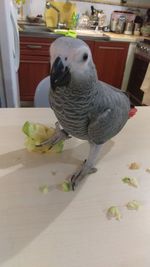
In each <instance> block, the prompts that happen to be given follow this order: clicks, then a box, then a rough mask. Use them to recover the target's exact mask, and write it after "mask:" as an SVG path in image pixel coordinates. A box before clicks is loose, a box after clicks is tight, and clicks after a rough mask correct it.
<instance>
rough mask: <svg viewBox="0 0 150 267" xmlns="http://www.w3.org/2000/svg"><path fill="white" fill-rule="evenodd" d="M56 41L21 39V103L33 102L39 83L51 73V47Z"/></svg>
mask: <svg viewBox="0 0 150 267" xmlns="http://www.w3.org/2000/svg"><path fill="white" fill-rule="evenodd" d="M53 40H54V39H48V38H34V37H20V68H19V87H20V99H21V101H33V97H34V94H35V90H36V87H37V85H38V83H39V82H40V81H41V80H42V79H44V78H45V77H46V76H48V75H49V73H50V56H49V47H50V44H51V43H52V41H53Z"/></svg>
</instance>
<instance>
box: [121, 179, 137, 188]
mask: <svg viewBox="0 0 150 267" xmlns="http://www.w3.org/2000/svg"><path fill="white" fill-rule="evenodd" d="M122 181H123V182H124V183H125V184H128V185H130V186H133V187H138V181H137V179H136V178H130V177H124V178H123V179H122Z"/></svg>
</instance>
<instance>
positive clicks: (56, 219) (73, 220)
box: [0, 107, 150, 267]
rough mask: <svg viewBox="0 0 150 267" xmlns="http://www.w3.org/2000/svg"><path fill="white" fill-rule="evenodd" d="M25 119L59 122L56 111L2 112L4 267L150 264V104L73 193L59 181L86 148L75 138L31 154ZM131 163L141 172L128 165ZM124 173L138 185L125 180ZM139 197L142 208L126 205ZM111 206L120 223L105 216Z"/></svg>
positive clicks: (0, 247) (0, 246)
mask: <svg viewBox="0 0 150 267" xmlns="http://www.w3.org/2000/svg"><path fill="white" fill-rule="evenodd" d="M26 120H30V121H33V122H41V123H45V124H49V125H51V126H53V125H54V122H55V120H56V119H55V117H54V115H53V113H52V111H51V110H50V109H36V108H31V109H30V108H20V109H0V267H149V266H150V173H148V172H146V171H145V169H146V168H150V108H149V107H139V108H138V113H137V115H136V116H135V117H134V118H132V119H130V120H129V121H128V123H127V124H126V126H125V127H124V129H123V130H122V131H121V132H120V133H119V134H118V135H117V136H116V137H115V138H113V139H112V140H110V141H109V142H108V143H107V144H105V146H104V148H103V151H102V155H101V156H100V157H99V160H98V162H97V167H98V169H99V171H98V172H97V173H95V174H93V175H90V176H88V177H87V179H86V180H85V181H84V182H83V183H82V185H80V186H79V188H78V189H77V190H76V191H75V192H69V193H65V192H62V191H60V190H59V189H58V188H57V185H58V184H59V183H61V182H62V181H64V179H65V178H66V177H67V176H68V175H69V174H71V173H72V172H73V171H74V170H75V169H76V167H77V166H78V164H80V163H81V160H82V159H84V158H86V155H87V151H88V145H87V144H86V142H83V141H79V140H77V139H75V138H72V139H70V140H69V141H67V142H66V144H65V149H64V152H63V153H62V154H57V155H56V154H53V155H52V154H42V155H41V154H36V153H29V152H27V151H26V149H25V148H24V134H23V133H22V131H21V127H22V125H23V123H24V122H25V121H26ZM133 161H136V162H138V163H139V164H140V169H139V170H130V169H129V168H128V164H130V163H131V162H133ZM54 172H56V174H55V175H54ZM125 176H130V177H136V178H137V179H138V181H139V187H138V188H133V187H129V186H128V185H126V184H123V183H122V181H121V179H122V178H123V177H125ZM43 184H47V185H49V186H50V192H49V193H48V194H46V195H44V194H42V193H41V192H40V191H39V186H40V185H43ZM133 199H136V200H138V201H140V202H141V204H142V206H141V207H140V209H139V211H128V210H127V209H126V208H125V206H124V205H125V204H126V203H127V202H128V201H129V200H133ZM112 205H117V206H119V207H120V209H121V212H122V219H121V220H120V221H116V220H115V219H111V220H108V219H107V217H106V210H107V208H109V207H110V206H112Z"/></svg>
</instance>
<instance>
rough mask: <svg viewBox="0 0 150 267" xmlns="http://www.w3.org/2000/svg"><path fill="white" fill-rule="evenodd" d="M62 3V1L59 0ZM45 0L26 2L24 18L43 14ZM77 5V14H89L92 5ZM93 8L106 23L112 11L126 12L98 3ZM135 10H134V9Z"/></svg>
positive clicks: (119, 8) (125, 8) (84, 3)
mask: <svg viewBox="0 0 150 267" xmlns="http://www.w3.org/2000/svg"><path fill="white" fill-rule="evenodd" d="M59 1H60V2H62V1H63V0H59ZM45 2H46V1H45V0H38V1H37V0H26V5H25V6H24V16H26V15H30V16H36V15H38V14H42V15H43V14H44V8H45ZM74 3H76V5H77V12H78V13H79V14H80V15H81V14H82V13H84V12H85V11H89V12H90V7H91V5H92V3H86V2H74ZM93 5H94V7H95V8H96V9H100V10H101V9H102V10H103V11H104V12H105V14H106V16H107V22H108V23H109V21H110V15H111V13H112V12H113V11H114V10H127V9H128V8H127V7H122V6H116V5H115V6H113V5H106V4H100V3H93ZM134 10H135V9H134ZM140 11H141V14H142V15H143V14H145V13H146V10H145V9H140Z"/></svg>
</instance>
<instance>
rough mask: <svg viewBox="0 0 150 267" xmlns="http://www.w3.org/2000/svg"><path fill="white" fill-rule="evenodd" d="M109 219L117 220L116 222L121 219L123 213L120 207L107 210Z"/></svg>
mask: <svg viewBox="0 0 150 267" xmlns="http://www.w3.org/2000/svg"><path fill="white" fill-rule="evenodd" d="M107 217H108V219H111V218H115V219H116V220H120V219H121V212H120V210H119V209H118V207H116V206H111V207H110V208H109V209H108V210H107Z"/></svg>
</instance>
